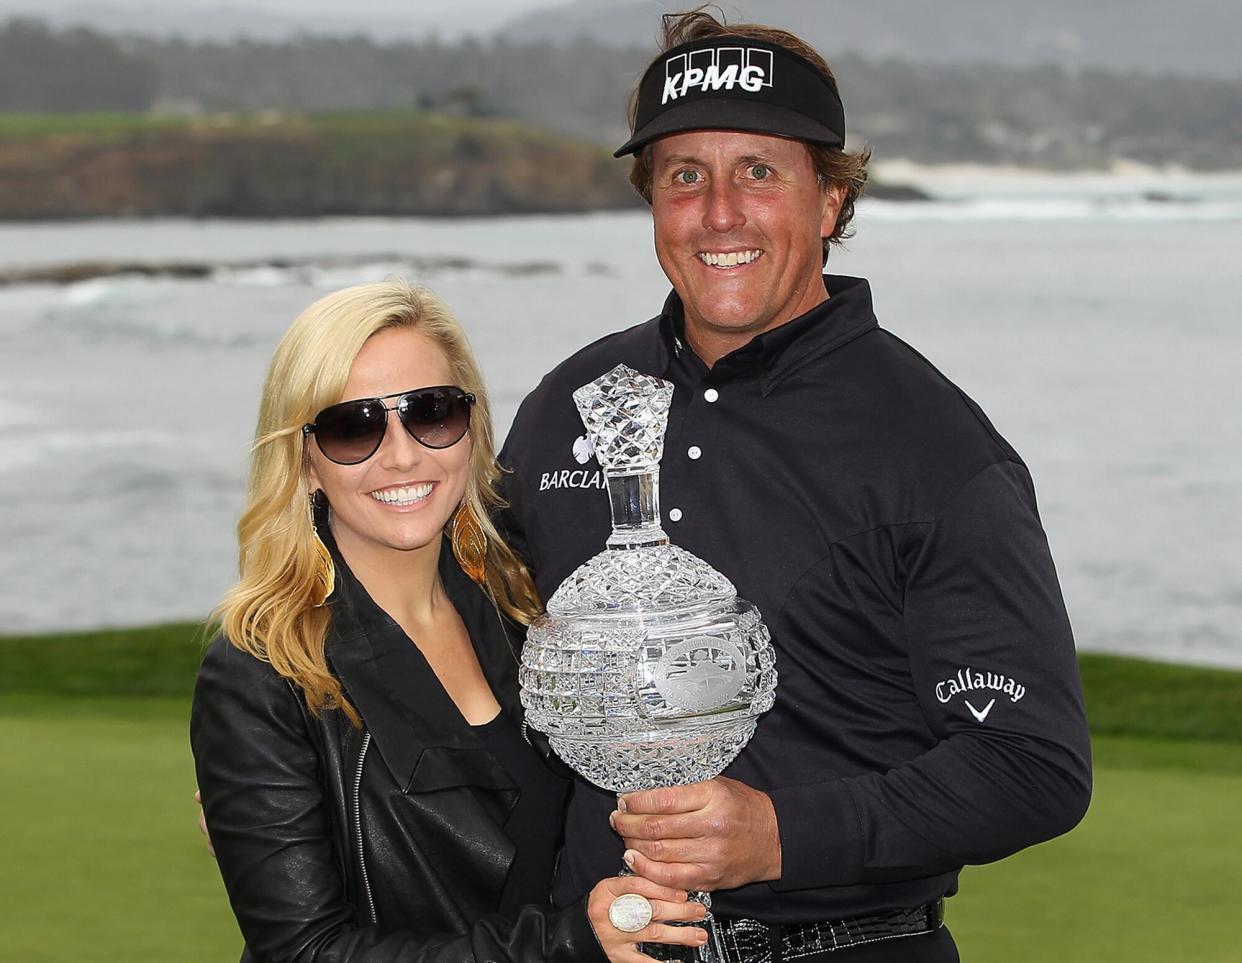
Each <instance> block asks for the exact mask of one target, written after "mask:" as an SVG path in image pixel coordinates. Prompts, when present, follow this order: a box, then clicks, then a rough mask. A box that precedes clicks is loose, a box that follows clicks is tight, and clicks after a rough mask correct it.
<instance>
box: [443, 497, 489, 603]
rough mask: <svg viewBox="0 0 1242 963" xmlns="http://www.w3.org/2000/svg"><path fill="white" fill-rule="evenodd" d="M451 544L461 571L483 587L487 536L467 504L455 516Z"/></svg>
mask: <svg viewBox="0 0 1242 963" xmlns="http://www.w3.org/2000/svg"><path fill="white" fill-rule="evenodd" d="M449 544H450V545H451V546H452V548H453V555H454V557H456V559H457V564H458V565H460V566H461V570H462V571H463V572H465V573H466V574H467V575H468V576H470V581H472V582H474V583H475V584H477V585H482V584H483V580H484V579H485V578H486V577H487V565H486V562H487V536H486V535H485V534H484V533H483V526H482V525H480V524H479V520H478V519H477V518H475V516H474V512H473V511H471V509H470V506H469V505H468V504H466V503H465V502H462V503H461V507H460V508H458V509H457V511H456V512H455V513H454V514H453V530H452V532H451V533H450V534H449Z"/></svg>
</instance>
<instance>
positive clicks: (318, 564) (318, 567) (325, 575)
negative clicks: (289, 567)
mask: <svg viewBox="0 0 1242 963" xmlns="http://www.w3.org/2000/svg"><path fill="white" fill-rule="evenodd" d="M316 494H317V492H311V494H310V523H311V538H312V539H313V540H314V543H315V556H316V557H315V584H314V588H313V589H312V590H311V605H313V606H314V607H315V608H322V607H323V606H324V605H326V604H327V602H328V598H329V596H331V595H332V592H333V590H334V589H335V588H336V566H335V565H334V564H333V563H332V553H331V552H329V551H328V546H326V545H325V544H324V543H323V540H322V539H321V538H320V537H319V530H318V529H316V528H315V495H316Z"/></svg>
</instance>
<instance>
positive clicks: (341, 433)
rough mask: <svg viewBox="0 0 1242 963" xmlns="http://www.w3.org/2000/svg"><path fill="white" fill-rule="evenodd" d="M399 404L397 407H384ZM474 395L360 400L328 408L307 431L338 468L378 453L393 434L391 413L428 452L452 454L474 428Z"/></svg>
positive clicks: (423, 393) (424, 391)
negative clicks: (438, 450) (439, 450)
mask: <svg viewBox="0 0 1242 963" xmlns="http://www.w3.org/2000/svg"><path fill="white" fill-rule="evenodd" d="M391 398H396V399H397V400H396V402H395V403H394V404H392V405H386V404H384V402H385V401H388V400H389V399H391ZM474 401H475V399H474V395H472V394H471V393H470V392H468V391H464V390H462V389H461V388H458V387H456V386H455V385H439V386H437V387H435V388H415V389H413V390H412V391H398V392H397V393H395V394H391V395H384V397H382V398H359V399H358V400H357V401H342V402H341V403H340V404H339V405H332V406H331V407H330V408H325V409H324V410H323V411H321V412H319V414H317V415H316V416H315V420H314V421H312V422H311V423H310V424H308V425H303V426H302V434H303V435H304V436H305V435H314V436H315V442H316V443H317V444H318V445H319V450H320V451H322V452H323V454H324V457H325V458H327V459H328V460H329V461H334V462H336V463H337V464H338V465H357V464H361V463H362V462H364V461H366V460H367V459H368V458H370V457H371V456H372V455H374V454H375V453H376V452H377V451H379V446H380V444H381V443H382V442H383V440H384V432H385V431H387V430H388V412H390V411H395V412H396V413H397V417H398V418H400V419H401V424H402V425H404V426H405V430H406V431H408V432H409V433H410V437H411V438H413V439H414V440H415V441H417V442H418V443H419V444H420V445H424V446H425V447H427V448H450V447H452V446H453V445H455V444H457V443H458V442H459V441H461V440H462V438H464V437H465V435H466V430H467V429H468V428H469V427H470V406H471V405H473V404H474Z"/></svg>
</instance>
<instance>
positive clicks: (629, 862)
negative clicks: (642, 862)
mask: <svg viewBox="0 0 1242 963" xmlns="http://www.w3.org/2000/svg"><path fill="white" fill-rule="evenodd" d="M621 861H622V862H624V863H625V865H626V866H628V867H629V868H630V869H633V868H634V850H632V849H627V850H626V851H625V852H624V853H623V854H622V856H621Z"/></svg>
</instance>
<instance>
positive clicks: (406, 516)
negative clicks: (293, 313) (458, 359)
mask: <svg viewBox="0 0 1242 963" xmlns="http://www.w3.org/2000/svg"><path fill="white" fill-rule="evenodd" d="M454 383H455V381H454V376H453V371H452V369H451V368H450V367H449V363H448V359H447V358H445V356H444V352H443V351H442V350H441V349H440V346H439V345H437V344H436V343H435V342H434V341H432V340H431V339H430V338H428V337H427V336H426V335H424V334H422V333H421V332H419V331H418V330H417V329H416V328H386V329H384V330H383V331H380V332H378V333H377V334H374V335H372V336H371V338H370V339H369V340H368V341H367V342H366V344H364V345H363V347H362V350H361V351H360V352H358V357H357V359H355V361H354V364H353V367H351V368H350V369H349V380H348V381H347V382H346V383H345V391H344V393H343V394H342V395H341V399H340V400H341V401H353V400H355V399H359V398H382V397H384V396H385V395H391V394H394V393H396V392H403V391H409V390H411V389H414V388H426V387H431V386H434V385H451V384H454ZM395 401H396V399H390V400H388V401H386V402H385V404H387V405H392V404H394V403H395ZM307 441H308V456H309V468H308V474H309V481H310V486H311V489H312V490H314V489H316V488H321V489H323V492H324V495H326V496H327V499H328V504H329V505H331V507H332V534H333V535H334V537H335V538H336V541H337V545H338V546H339V547H340V549H341V551H342V552H343V553H344V554H345V556H346V558H353V559H358V560H361V559H362V558H365V557H367V556H372V557H373V556H374V555H375V554H376V553H383V552H386V551H398V552H412V551H418V550H420V549H421V550H429V551H432V552H436V553H438V552H439V543H440V534H441V531H442V530H443V528H444V526H445V524H446V523H447V522H448V520H449V517H450V516H451V515H452V514H453V512H454V511H456V509H457V506H458V505H459V504H460V503H461V500H462V496H463V494H464V493H465V490H466V480H467V478H468V477H469V473H470V451H471V440H470V433H469V432H467V433H466V435H465V436H464V437H463V438H462V439H461V441H459V442H457V444H455V445H452V446H451V447H449V448H441V449H433V448H427V447H426V446H424V445H422V444H420V443H419V442H418V441H416V440H415V439H414V438H412V437H411V436H410V434H409V432H407V431H406V430H405V428H404V427H403V426H402V424H401V421H400V419H399V418H398V417H397V414H396V412H391V411H390V412H389V413H388V425H387V429H386V430H385V432H384V440H383V441H382V442H381V443H380V446H379V450H378V451H376V452H375V454H374V455H372V456H371V457H370V458H368V459H367V460H366V461H364V462H362V463H360V464H357V465H338V464H336V463H335V462H333V461H330V460H329V459H328V458H326V457H325V456H324V454H323V452H322V451H320V450H319V446H318V445H317V444H316V443H315V441H314V438H313V437H312V436H308V438H307Z"/></svg>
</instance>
